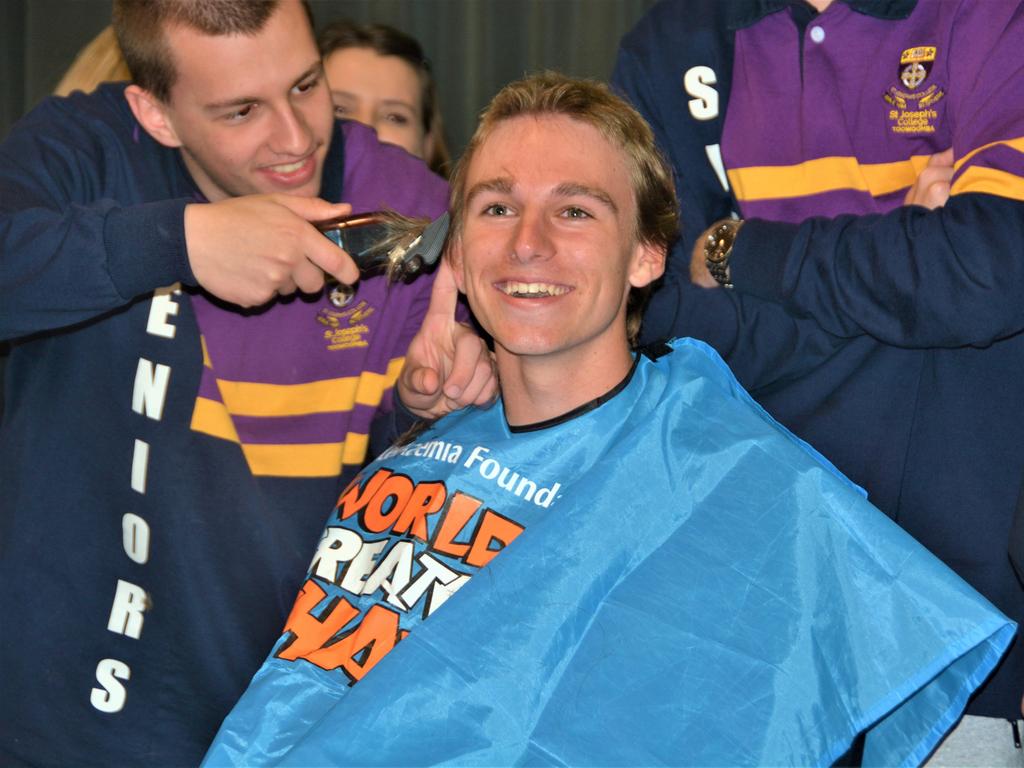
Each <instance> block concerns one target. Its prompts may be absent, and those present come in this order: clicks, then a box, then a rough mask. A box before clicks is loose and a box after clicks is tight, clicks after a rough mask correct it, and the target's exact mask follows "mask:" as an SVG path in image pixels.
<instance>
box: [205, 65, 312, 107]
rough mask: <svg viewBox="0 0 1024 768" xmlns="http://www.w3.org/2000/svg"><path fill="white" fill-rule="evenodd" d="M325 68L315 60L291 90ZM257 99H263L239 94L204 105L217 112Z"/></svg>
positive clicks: (291, 86) (290, 87) (241, 105)
mask: <svg viewBox="0 0 1024 768" xmlns="http://www.w3.org/2000/svg"><path fill="white" fill-rule="evenodd" d="M323 70H324V64H323V62H322V61H317V62H315V63H314V64H312V65H310V67H309V69H307V70H306V71H305V72H303V73H302V74H301V75H299V76H298V77H297V78H295V80H294V81H293V82H292V84H291V85H290V86H288V88H289V90H290V89H292V88H294V87H295V86H297V85H298V84H299V83H302V82H304V81H306V80H309V78H311V77H313V76H314V75H320V74H322V73H323ZM255 101H262V99H261V98H259V97H257V96H239V97H238V98H237V99H228V100H227V101H215V102H213V103H212V104H206V105H204V106H203V109H204V110H206V111H207V112H217V111H219V110H222V109H230V108H231V107H243V106H245V105H246V104H252V103H253V102H255Z"/></svg>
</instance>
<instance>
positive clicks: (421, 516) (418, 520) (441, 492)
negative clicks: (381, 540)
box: [394, 483, 448, 541]
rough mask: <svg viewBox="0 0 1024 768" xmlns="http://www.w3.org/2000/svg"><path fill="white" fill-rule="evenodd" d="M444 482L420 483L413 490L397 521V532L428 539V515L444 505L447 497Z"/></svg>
mask: <svg viewBox="0 0 1024 768" xmlns="http://www.w3.org/2000/svg"><path fill="white" fill-rule="evenodd" d="M447 495H448V494H447V492H446V491H445V488H444V483H419V484H418V485H417V486H416V489H415V490H414V491H413V492H412V496H411V497H410V498H409V502H408V503H407V504H406V505H405V508H404V509H403V510H402V515H401V517H399V518H398V522H396V523H395V527H394V532H395V533H408V532H409V530H410V529H411V530H412V535H413V536H415V537H416V538H417V539H419V540H420V541H426V540H427V537H428V535H429V534H428V533H427V515H432V514H434V513H435V512H437V511H438V510H439V509H441V507H443V506H444V500H445V498H446V497H447Z"/></svg>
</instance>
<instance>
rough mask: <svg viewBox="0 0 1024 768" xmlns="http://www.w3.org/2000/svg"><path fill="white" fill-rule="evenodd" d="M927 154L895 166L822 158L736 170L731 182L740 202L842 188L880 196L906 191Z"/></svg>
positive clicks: (731, 176) (733, 171) (730, 173)
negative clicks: (795, 163) (791, 163)
mask: <svg viewBox="0 0 1024 768" xmlns="http://www.w3.org/2000/svg"><path fill="white" fill-rule="evenodd" d="M928 157H929V156H928V155H915V156H913V157H911V158H910V159H908V160H899V161H897V162H894V163H863V164H862V163H858V162H857V158H855V157H821V158H818V159H816V160H807V161H805V162H803V163H798V164H797V165H777V166H772V165H761V166H750V167H749V168H733V169H731V170H730V171H728V174H729V183H730V184H731V185H732V188H733V191H734V192H735V193H736V197H737V198H738V199H739V200H747V201H750V200H773V199H785V198H791V197H805V196H807V195H818V194H821V193H823V192H834V191H836V190H841V189H849V190H856V191H859V192H869V193H870V194H871V195H873V196H875V197H878V196H880V195H885V194H889V193H891V192H897V191H899V190H901V189H907V188H908V187H910V185H911V184H913V183H914V179H916V178H917V175H918V174H919V173H920V172H921V169H922V168H924V167H925V165H927V164H928Z"/></svg>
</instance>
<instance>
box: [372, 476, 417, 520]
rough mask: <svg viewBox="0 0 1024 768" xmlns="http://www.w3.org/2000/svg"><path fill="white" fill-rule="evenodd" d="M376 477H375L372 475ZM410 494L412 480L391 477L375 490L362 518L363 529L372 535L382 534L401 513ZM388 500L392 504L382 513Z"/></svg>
mask: <svg viewBox="0 0 1024 768" xmlns="http://www.w3.org/2000/svg"><path fill="white" fill-rule="evenodd" d="M374 477H376V475H374ZM411 494H412V480H410V479H409V478H408V477H406V476H405V475H392V476H391V477H389V478H388V479H387V480H385V481H384V483H383V484H381V486H380V487H379V488H378V489H377V492H376V493H375V494H373V498H372V499H371V500H370V503H369V504H368V505H367V507H366V511H365V512H364V513H363V516H362V518H361V519H362V523H363V527H364V528H366V530H368V531H370V532H372V533H383V532H384V531H386V530H387V529H388V528H390V527H391V526H392V525H394V522H395V520H396V519H397V518H398V516H399V515H400V514H401V513H402V509H404V507H405V505H406V503H407V502H408V501H409V496H410V495H411ZM388 499H393V503H392V504H391V506H390V507H388V511H387V512H385V511H384V505H385V504H386V503H387V501H388Z"/></svg>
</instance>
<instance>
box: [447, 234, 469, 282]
mask: <svg viewBox="0 0 1024 768" xmlns="http://www.w3.org/2000/svg"><path fill="white" fill-rule="evenodd" d="M445 258H447V259H448V265H449V266H450V267H451V268H452V275H453V276H454V277H455V285H456V286H457V287H458V289H459V293H465V292H466V275H465V274H464V273H463V271H462V238H461V237H459V236H458V235H455V236H453V237H452V238H451V239H450V240H449V241H448V248H447V250H446V252H445Z"/></svg>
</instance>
